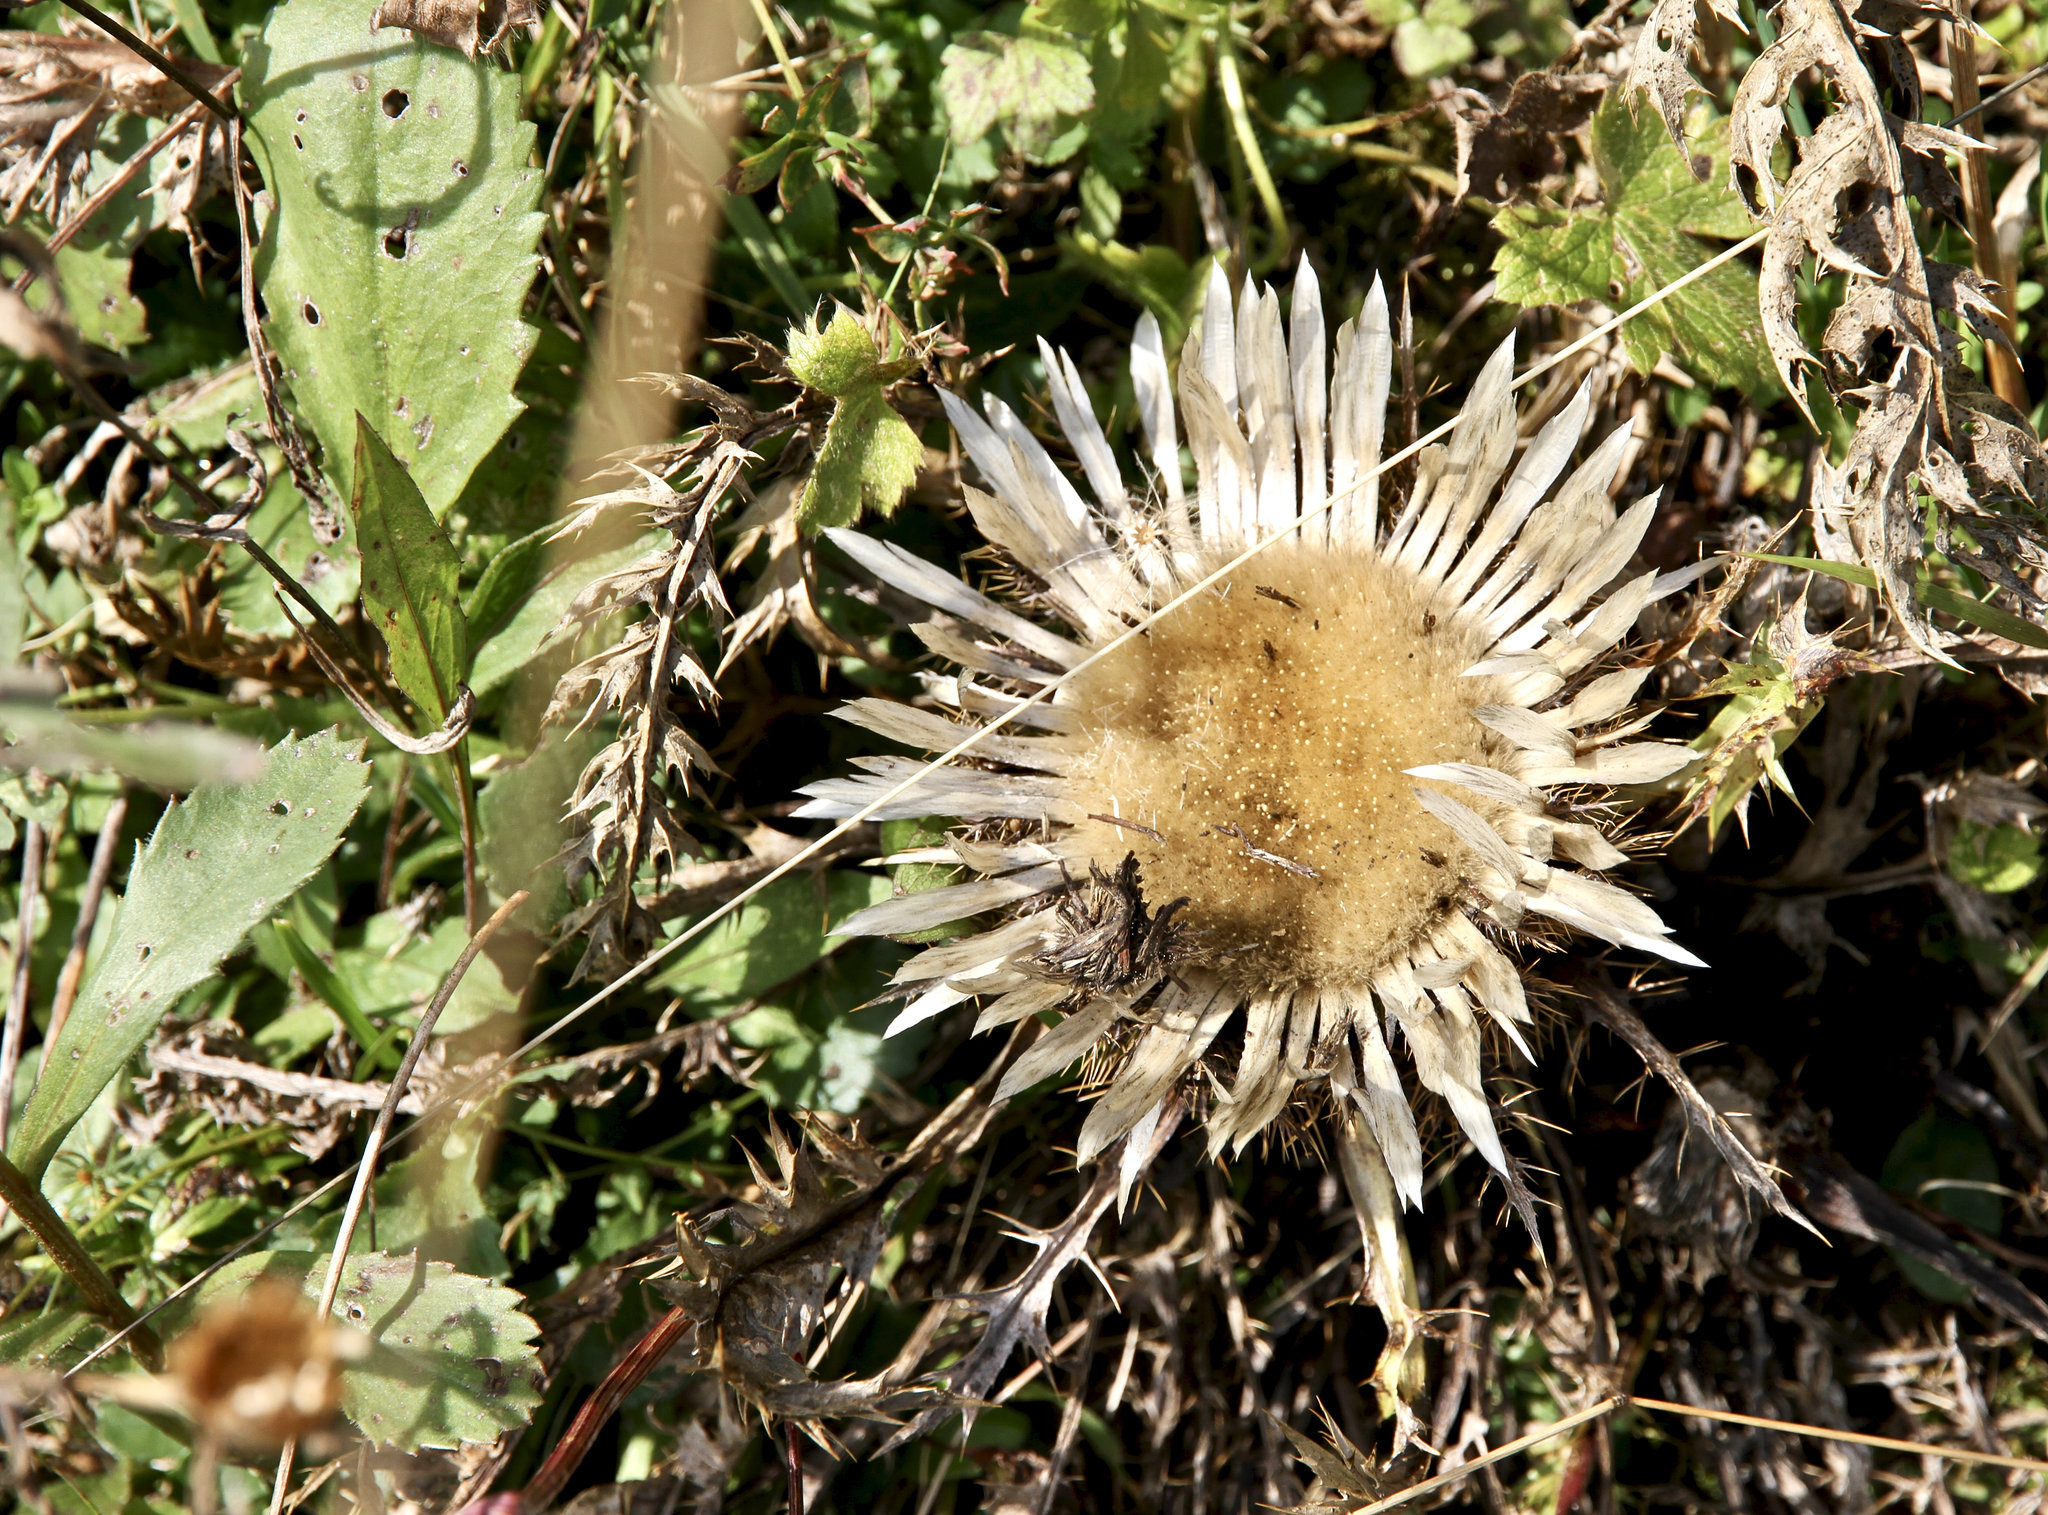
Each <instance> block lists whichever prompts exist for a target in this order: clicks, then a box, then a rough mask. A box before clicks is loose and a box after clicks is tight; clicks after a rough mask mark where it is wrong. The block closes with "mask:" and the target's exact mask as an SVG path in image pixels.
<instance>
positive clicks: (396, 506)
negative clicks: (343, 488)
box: [349, 411, 469, 725]
mask: <svg viewBox="0 0 2048 1515" xmlns="http://www.w3.org/2000/svg"><path fill="white" fill-rule="evenodd" d="M355 455H356V456H355V481H356V482H355V490H354V493H353V495H352V496H351V498H350V503H349V509H350V514H351V515H353V516H354V518H355V523H356V540H357V542H358V543H359V544H360V545H361V548H362V554H363V607H364V608H365V609H366V610H368V611H369V613H370V621H371V624H373V625H374V626H375V627H376V628H377V630H378V631H379V632H380V633H382V634H383V637H384V645H385V646H386V647H388V648H390V649H391V677H392V678H393V679H395V680H396V681H397V683H398V687H399V688H400V689H403V690H404V691H405V693H406V697H407V698H408V699H410V700H411V701H412V702H413V703H414V704H415V705H417V706H418V707H419V708H420V710H421V711H422V712H424V713H425V714H426V715H427V716H428V718H429V719H430V720H431V721H432V722H433V723H435V724H437V725H438V724H439V723H440V722H441V721H443V720H445V719H446V718H447V715H448V712H449V711H450V710H451V709H453V708H454V705H455V701H456V699H457V698H458V697H459V695H460V693H461V689H462V679H463V675H465V674H466V673H467V672H468V671H469V628H468V623H467V622H465V621H464V619H463V616H462V599H461V595H460V591H459V586H458V581H459V580H460V579H461V576H462V559H461V558H460V557H459V556H457V555H456V551H455V546H454V544H453V543H452V542H450V541H449V540H448V533H447V532H445V531H443V530H442V529H441V523H440V522H439V521H436V520H435V519H434V513H433V512H432V511H431V510H429V509H427V502H426V501H425V500H424V499H423V498H422V497H421V495H420V491H419V489H418V487H417V486H416V485H415V484H414V483H413V481H412V476H411V475H410V474H409V473H408V472H407V471H406V469H405V467H404V465H403V464H401V463H400V462H399V461H398V459H397V457H396V456H394V455H393V453H392V451H391V449H390V448H389V447H387V446H385V444H384V439H383V437H381V436H379V435H378V434H377V429H376V428H375V427H374V426H372V425H371V424H370V422H369V418H368V417H366V416H364V415H363V414H362V413H361V412H360V411H358V412H357V413H356V442H355Z"/></svg>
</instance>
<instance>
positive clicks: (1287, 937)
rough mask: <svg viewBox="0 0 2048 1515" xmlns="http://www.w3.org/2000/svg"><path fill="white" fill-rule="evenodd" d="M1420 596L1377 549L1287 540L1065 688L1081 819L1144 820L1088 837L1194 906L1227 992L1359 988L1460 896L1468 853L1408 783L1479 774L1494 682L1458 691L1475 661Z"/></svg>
mask: <svg viewBox="0 0 2048 1515" xmlns="http://www.w3.org/2000/svg"><path fill="white" fill-rule="evenodd" d="M1212 566H1214V565H1213V564H1207V565H1204V569H1203V571H1206V570H1207V568H1209V567H1212ZM1428 598H1429V596H1428V593H1427V589H1426V586H1424V585H1422V584H1420V583H1418V582H1417V581H1416V580H1415V578H1414V576H1413V575H1412V574H1411V573H1409V572H1408V571H1407V570H1405V569H1403V568H1401V567H1399V566H1397V565H1394V564H1390V563H1388V562H1387V561H1386V560H1385V559H1383V558H1381V557H1380V556H1378V555H1377V554H1375V553H1373V552H1370V551H1343V550H1333V549H1330V548H1327V547H1306V546H1300V545H1280V546H1276V547H1274V548H1271V549H1269V550H1268V551H1267V552H1265V553H1264V554H1263V555H1262V556H1261V557H1260V558H1259V559H1258V560H1257V561H1256V562H1255V563H1253V564H1248V565H1247V566H1246V567H1245V568H1244V569H1243V570H1241V571H1240V572H1238V573H1236V574H1233V575H1232V576H1231V577H1230V578H1228V579H1226V580H1224V581H1222V582H1221V583H1219V584H1218V585H1217V586H1216V587H1215V588H1214V589H1213V590H1212V591H1210V592H1208V593H1206V594H1204V595H1202V596H1201V597H1199V598H1198V599H1196V600H1194V601H1192V602H1190V603H1189V604H1187V605H1185V606H1183V607H1181V608H1180V609H1179V610H1177V611H1175V612H1174V613H1173V614H1171V615H1169V616H1167V617H1166V618H1164V619H1163V620H1161V621H1160V622H1159V623H1158V624H1157V625H1155V626H1153V627H1152V628H1151V630H1150V632H1149V633H1148V634H1147V635H1145V636H1143V637H1140V638H1137V639H1135V640H1133V641H1131V642H1129V643H1127V644H1126V645H1125V646H1124V647H1122V648H1119V649H1118V650H1117V651H1116V652H1114V653H1112V654H1111V655H1110V656H1109V657H1107V658H1105V659H1103V660H1102V661H1101V662H1099V663H1097V664H1095V665H1094V666H1092V667H1090V668H1089V669H1087V670H1085V671H1084V672H1083V673H1082V674H1081V675H1080V676H1079V677H1078V678H1077V679H1076V680H1075V682H1074V685H1073V686H1072V690H1071V693H1072V700H1071V705H1070V708H1071V709H1072V710H1073V712H1074V714H1075V717H1076V719H1077V720H1078V722H1079V725H1080V732H1079V734H1078V736H1077V738H1076V741H1077V745H1079V746H1080V747H1081V749H1082V751H1083V752H1085V754H1086V756H1085V758H1084V759H1083V760H1082V761H1080V762H1079V763H1077V764H1076V765H1075V767H1074V769H1073V772H1072V776H1071V777H1070V778H1069V779H1068V783H1069V785H1070V786H1071V791H1070V792H1071V796H1072V800H1073V803H1074V805H1075V806H1076V807H1077V808H1078V809H1080V810H1082V811H1083V812H1086V813H1088V814H1090V815H1095V816H1103V815H1107V816H1115V817H1117V818H1118V819H1120V820H1124V821H1128V822H1133V823H1135V825H1117V824H1115V823H1114V822H1105V821H1103V820H1099V819H1091V820H1088V821H1085V822H1083V823H1082V825H1081V826H1080V827H1079V828H1078V831H1077V839H1078V840H1080V841H1081V843H1082V846H1083V847H1084V848H1085V850H1086V853H1087V855H1088V856H1089V857H1090V858H1091V859H1092V860H1094V861H1095V862H1097V864H1098V865H1099V866H1101V867H1103V868H1104V870H1105V871H1111V870H1113V869H1114V867H1115V864H1116V862H1117V861H1118V860H1119V859H1121V858H1122V857H1123V856H1124V854H1125V853H1126V852H1130V853H1134V854H1136V856H1137V858H1138V861H1139V863H1140V864H1141V865H1142V867H1143V871H1144V890H1145V895H1146V897H1147V899H1148V900H1149V901H1151V903H1152V904H1153V905H1154V906H1155V907H1156V906H1158V905H1162V904H1164V903H1166V902H1167V901H1169V900H1174V899H1178V898H1181V897H1183V896H1185V897H1186V898H1187V899H1188V901H1189V903H1188V905H1187V907H1186V908H1185V910H1184V912H1183V913H1182V915H1181V917H1180V919H1182V920H1183V921H1185V923H1186V924H1187V926H1188V927H1189V928H1190V929H1191V930H1192V931H1193V932H1194V933H1196V936H1195V942H1196V944H1197V950H1198V954H1199V956H1200V958H1201V960H1202V961H1204V962H1206V963H1209V964H1211V965H1213V966H1214V967H1215V968H1216V969H1217V970H1218V971H1220V972H1222V973H1223V974H1225V975H1226V977H1227V978H1229V979H1230V980H1232V981H1234V982H1239V983H1241V984H1243V985H1246V986H1247V987H1250V988H1255V989H1267V988H1277V987H1280V986H1293V987H1300V988H1310V989H1315V988H1346V989H1349V988H1358V987H1363V986H1365V985H1366V984H1367V983H1369V982H1370V980H1371V978H1372V976H1373V975H1374V974H1375V973H1376V972H1380V971H1383V970H1384V969H1385V967H1386V966H1387V964H1388V963H1389V962H1390V961H1392V960H1393V959H1394V958H1395V957H1396V956H1398V955H1399V954H1401V953H1402V952H1404V951H1405V950H1408V949H1410V948H1411V947H1412V946H1413V944H1414V943H1415V942H1416V941H1417V940H1418V939H1420V938H1422V937H1423V936H1425V935H1426V934H1427V932H1428V931H1429V930H1430V929H1431V927H1432V926H1433V925H1434V924H1435V923H1436V922H1437V921H1439V920H1440V919H1441V918H1442V917H1443V916H1444V915H1445V914H1447V913H1448V912H1450V911H1451V910H1453V909H1455V908H1457V907H1458V904H1459V902H1460V901H1461V900H1462V899H1463V897H1464V895H1465V891H1466V883H1467V879H1468V877H1469V876H1470V870H1471V865H1472V859H1471V858H1470V857H1469V855H1468V854H1467V852H1466V851H1465V849H1463V848H1462V847H1461V846H1460V845H1459V844H1458V843H1457V842H1456V841H1455V840H1454V839H1452V838H1450V837H1449V836H1448V835H1447V834H1446V832H1445V829H1444V828H1443V826H1442V825H1440V824H1439V823H1437V822H1436V820H1435V819H1434V818H1433V817H1431V816H1429V815H1428V814H1427V813H1426V812H1425V811H1423V810H1422V809H1421V807H1420V806H1418V805H1417V804H1416V802H1415V788H1416V780H1414V779H1413V778H1410V777H1407V776H1406V771H1407V770H1409V769H1412V768H1416V767H1420V766H1422V765H1424V764H1428V763H1450V762H1472V763H1480V762H1486V761H1488V755H1489V750H1490V745H1498V738H1494V737H1492V736H1491V734H1490V733H1489V732H1488V731H1487V729H1486V728H1485V727H1484V726H1482V725H1481V724H1480V723H1479V722H1478V721H1477V720H1475V719H1474V718H1473V716H1472V710H1473V708H1474V707H1475V706H1479V705H1483V704H1485V703H1487V701H1488V700H1489V699H1490V698H1493V697H1494V683H1495V681H1494V680H1492V679H1488V678H1461V677H1460V676H1459V675H1460V674H1462V673H1463V672H1464V670H1465V669H1467V668H1469V667H1471V666H1472V664H1474V663H1475V662H1477V661H1478V660H1479V659H1480V657H1481V655H1482V654H1483V651H1484V648H1483V645H1482V644H1481V643H1480V642H1479V641H1478V639H1477V638H1476V637H1474V636H1473V635H1472V634H1471V633H1470V632H1469V631H1467V630H1465V629H1463V627H1462V626H1461V625H1460V624H1459V623H1457V622H1455V621H1451V620H1448V619H1443V618H1439V616H1438V615H1436V614H1435V613H1434V612H1432V611H1431V610H1430V608H1429V605H1428ZM1137 827H1143V828H1146V829H1145V830H1139V829H1137ZM1148 833H1152V834H1148ZM1155 834H1156V835H1155Z"/></svg>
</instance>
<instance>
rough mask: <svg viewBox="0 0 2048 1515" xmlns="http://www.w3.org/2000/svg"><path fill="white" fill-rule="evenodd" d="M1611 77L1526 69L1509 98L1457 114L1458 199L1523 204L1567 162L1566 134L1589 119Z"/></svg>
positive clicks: (1495, 203) (1559, 171) (1509, 92)
mask: <svg viewBox="0 0 2048 1515" xmlns="http://www.w3.org/2000/svg"><path fill="white" fill-rule="evenodd" d="M1606 88H1607V81H1606V80H1605V79H1602V78H1601V77H1599V76H1598V75H1597V74H1524V75H1522V77H1521V78H1519V79H1517V80H1516V81H1515V83H1514V87H1513V88H1512V89H1511V90H1509V91H1508V98H1507V103H1506V104H1505V105H1503V106H1501V107H1500V108H1499V109H1498V110H1494V109H1492V108H1491V107H1482V108H1478V109H1460V110H1459V111H1458V113H1457V120H1456V123H1455V124H1456V128H1457V135H1458V198H1459V199H1461V200H1462V199H1464V198H1465V197H1466V196H1467V195H1477V196H1478V197H1479V198H1480V199H1482V200H1485V201H1488V202H1489V203H1491V204H1494V205H1518V204H1520V203H1521V202H1522V201H1524V200H1526V199H1528V198H1529V196H1530V195H1531V194H1532V193H1533V192H1534V190H1535V189H1536V187H1537V186H1538V185H1539V184H1541V183H1542V182H1543V180H1545V179H1547V178H1549V177H1550V176H1551V175H1552V174H1556V173H1561V172H1562V171H1563V170H1564V166H1565V157H1564V143H1563V140H1562V139H1563V138H1565V137H1567V136H1569V135H1570V134H1571V133H1573V132H1575V131H1577V130H1578V129H1579V128H1580V127H1582V126H1584V125H1585V124H1586V121H1587V118H1588V117H1590V116H1591V115H1592V114H1593V107H1594V106H1596V105H1598V104H1599V103H1600V97H1601V95H1602V94H1603V93H1604V92H1605V91H1606Z"/></svg>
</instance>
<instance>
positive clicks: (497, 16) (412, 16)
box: [370, 0, 541, 58]
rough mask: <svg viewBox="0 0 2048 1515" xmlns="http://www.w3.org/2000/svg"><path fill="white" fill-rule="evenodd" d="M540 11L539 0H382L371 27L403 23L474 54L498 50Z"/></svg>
mask: <svg viewBox="0 0 2048 1515" xmlns="http://www.w3.org/2000/svg"><path fill="white" fill-rule="evenodd" d="M540 14H541V8H540V6H539V5H538V4H537V3H536V0H483V3H482V4H481V5H479V4H477V3H476V0H382V3H381V4H380V5H379V6H378V7H377V10H376V13H375V14H374V15H372V16H371V17H370V27H371V30H373V31H374V30H376V29H378V28H380V27H386V26H402V27H404V28H405V29H406V30H407V31H410V32H414V33H416V34H417V35H419V36H422V37H425V38H426V39H427V40H428V41H429V42H438V43H440V44H441V45H442V46H443V47H459V48H461V49H462V51H463V52H464V53H465V54H467V55H468V56H469V57H472V58H474V57H475V56H476V55H477V54H478V53H488V52H493V51H495V50H496V49H497V47H498V45H499V44H500V43H501V42H503V41H504V40H505V38H506V37H507V36H508V35H510V33H511V31H512V28H513V27H515V26H533V25H535V24H537V23H538V22H539V21H540Z"/></svg>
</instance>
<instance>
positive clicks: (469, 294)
mask: <svg viewBox="0 0 2048 1515" xmlns="http://www.w3.org/2000/svg"><path fill="white" fill-rule="evenodd" d="M366 16H367V12H366V11H365V10H364V8H363V7H362V6H361V5H359V4H355V3H352V0H298V3H296V4H292V5H281V6H279V7H277V9H276V10H274V11H272V12H271V16H270V22H269V24H268V25H267V26H266V27H265V28H264V32H263V35H262V36H261V37H260V38H258V39H256V40H255V41H254V42H252V43H251V44H250V47H249V51H248V57H247V62H246V64H245V68H246V73H245V75H244V78H243V84H242V90H243V98H244V100H245V101H246V102H247V115H248V121H249V133H250V135H249V141H250V145H251V147H252V148H253V149H254V151H255V153H256V156H257V161H258V165H259V166H260V167H261V168H262V170H263V181H264V183H265V184H266V185H267V186H268V188H269V191H270V193H271V195H272V196H274V197H275V199H276V202H277V203H276V209H275V210H274V212H273V213H272V214H271V216H270V218H269V220H268V223H267V225H266V226H265V228H264V236H263V245H262V247H261V249H260V250H259V251H258V253H257V261H256V268H257V275H258V277H259V278H260V279H261V281H262V287H263V298H264V302H265V304H267V305H268V306H269V309H270V317H271V319H270V328H269V329H270V333H271V340H272V341H273V342H274V343H275V344H276V347H277V350H278V354H279V356H280V357H281V358H282V359H283V361H284V366H285V372H286V375H287V377H288V378H289V379H290V381H291V387H292V395H293V398H294V400H295V401H296V403H297V405H298V408H299V410H300V412H301V413H302V414H303V415H304V416H305V417H306V419H307V420H308V421H309V422H311V423H312V427H313V430H314V432H315V433H316V434H317V435H318V436H319V438H320V441H321V444H322V446H323V447H324V448H325V450H326V467H327V469H328V471H329V473H331V474H332V475H334V477H335V478H336V481H337V482H338V483H339V484H340V485H341V486H342V491H343V493H344V494H346V493H348V492H349V489H350V486H351V480H350V478H349V476H348V471H349V467H350V462H351V458H352V455H353V451H354V447H355V413H356V412H357V411H362V412H363V413H364V414H365V415H371V416H375V417H377V418H378V420H379V422H380V424H383V425H389V426H391V427H392V429H393V431H394V433H398V434H403V435H404V437H405V439H406V440H405V444H404V445H405V450H406V452H407V454H408V459H407V461H408V462H409V464H410V465H411V469H412V473H413V478H414V480H415V481H416V482H417V483H418V485H419V488H420V493H421V494H422V495H424V496H425V497H426V499H427V500H428V502H429V503H430V504H431V505H432V506H433V507H434V508H435V510H436V511H442V510H446V509H447V508H448V506H449V505H450V503H452V502H453V501H454V499H455V498H456V496H457V495H459V494H460V493H461V492H462V486H463V483H464V481H465V480H467V479H468V478H469V475H470V472H471V470H473V469H474V468H475V467H476V465H477V463H478V462H479V461H480V460H481V459H482V458H483V456H484V454H485V453H487V452H489V451H490V449H491V446H492V444H493V443H495V442H496V441H497V440H498V437H499V436H500V435H501V434H502V433H503V432H504V430H505V428H506V427H507V426H509V425H510V424H511V423H512V420H513V418H514V417H515V416H517V415H518V414H519V411H520V408H521V407H520V403H519V401H518V400H516V399H515V398H514V397H513V394H512V386H513V382H514V380H516V379H517V378H518V376H519V371H520V368H521V366H522V365H523V364H524V363H525V361H526V355H527V353H528V352H529V351H530V350H531V349H532V347H533V343H534V332H533V329H532V328H531V327H529V326H527V325H526V324H525V323H524V322H523V321H521V320H520V310H521V305H522V302H523V301H524V299H525V297H526V291H527V287H528V286H529V285H530V284H531V283H532V281H533V272H534V268H535V247H536V245H537V243H538V241H539V237H540V230H541V221H542V218H541V217H540V216H539V215H538V214H536V213H535V209H534V207H535V206H536V205H537V204H538V203H539V199H540V191H541V172H540V170H539V169H538V168H535V167H533V166H532V165H531V164H530V162H529V159H530V157H531V154H532V151H533V141H534V129H533V127H532V125H531V124H529V123H527V122H525V121H522V120H520V119H519V80H518V77H517V76H516V75H513V74H508V73H506V72H504V71H503V70H502V69H500V68H499V67H498V66H497V64H496V63H495V62H494V61H493V60H491V59H489V58H477V59H475V60H470V59H465V58H464V57H462V56H461V55H460V54H458V53H455V52H452V51H450V50H449V49H447V48H443V47H436V46H434V45H432V44H431V43H428V42H426V41H424V40H420V39H416V38H413V37H410V36H409V35H408V34H407V33H405V32H404V31H402V30H399V29H397V28H386V29H385V30H382V31H377V32H372V31H371V30H370V29H369V25H368V21H367V19H366Z"/></svg>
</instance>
